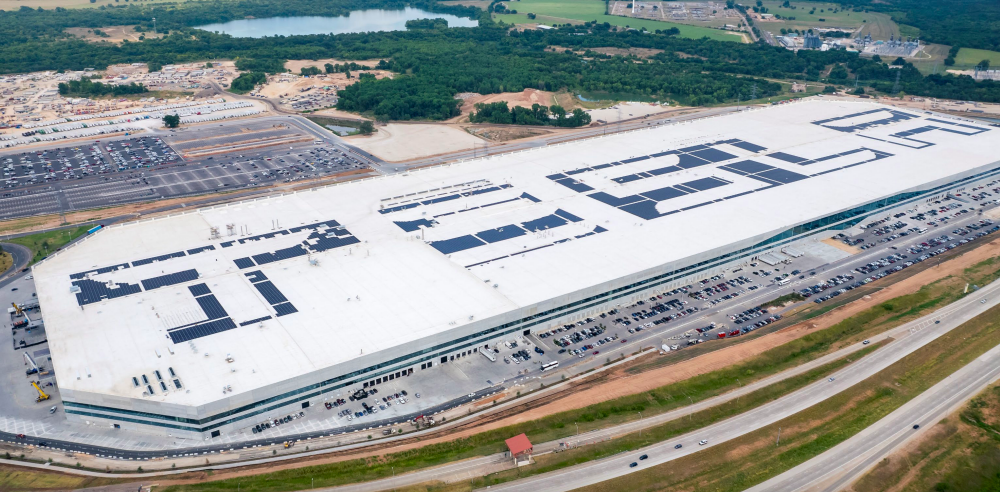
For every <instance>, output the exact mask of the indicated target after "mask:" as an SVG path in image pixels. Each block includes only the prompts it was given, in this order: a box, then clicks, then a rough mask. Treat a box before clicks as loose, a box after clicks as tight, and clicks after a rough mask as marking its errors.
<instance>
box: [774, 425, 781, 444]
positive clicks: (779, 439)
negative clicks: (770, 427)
mask: <svg viewBox="0 0 1000 492" xmlns="http://www.w3.org/2000/svg"><path fill="white" fill-rule="evenodd" d="M774 445H775V447H777V446H780V445H781V427H778V440H777V441H776V442H775V443H774Z"/></svg>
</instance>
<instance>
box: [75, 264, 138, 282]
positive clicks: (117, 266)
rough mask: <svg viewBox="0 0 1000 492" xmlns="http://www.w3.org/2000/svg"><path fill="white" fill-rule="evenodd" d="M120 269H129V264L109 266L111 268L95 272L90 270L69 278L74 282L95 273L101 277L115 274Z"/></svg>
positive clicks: (99, 269)
mask: <svg viewBox="0 0 1000 492" xmlns="http://www.w3.org/2000/svg"><path fill="white" fill-rule="evenodd" d="M119 268H121V269H125V268H128V263H121V264H118V265H112V266H109V267H103V268H98V269H95V270H88V271H86V272H80V273H74V274H72V275H70V276H69V278H71V279H73V280H77V279H81V278H84V277H86V276H87V275H90V274H92V273H95V274H98V275H99V274H102V273H108V272H113V271H115V270H118V269H119Z"/></svg>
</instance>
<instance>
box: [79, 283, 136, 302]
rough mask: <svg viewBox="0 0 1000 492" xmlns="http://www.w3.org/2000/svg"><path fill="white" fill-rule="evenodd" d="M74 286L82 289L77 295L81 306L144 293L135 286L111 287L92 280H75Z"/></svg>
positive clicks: (117, 285)
mask: <svg viewBox="0 0 1000 492" xmlns="http://www.w3.org/2000/svg"><path fill="white" fill-rule="evenodd" d="M73 285H75V286H77V287H79V288H80V292H77V294H76V302H77V303H78V304H79V305H81V306H83V305H86V304H93V303H95V302H101V301H103V300H105V299H116V298H119V297H124V296H127V295H131V294H138V293H139V292H142V289H141V288H140V287H139V286H138V285H135V284H128V283H120V284H111V285H109V284H107V283H104V282H97V281H94V280H90V279H81V280H75V281H73Z"/></svg>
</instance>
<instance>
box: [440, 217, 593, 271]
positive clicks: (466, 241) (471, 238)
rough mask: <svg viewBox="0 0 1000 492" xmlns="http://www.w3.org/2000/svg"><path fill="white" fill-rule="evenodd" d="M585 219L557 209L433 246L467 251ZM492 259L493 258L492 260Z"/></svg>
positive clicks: (442, 249) (446, 252)
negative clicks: (520, 221)
mask: <svg viewBox="0 0 1000 492" xmlns="http://www.w3.org/2000/svg"><path fill="white" fill-rule="evenodd" d="M582 220H583V219H581V218H580V217H577V216H576V215H573V214H571V213H569V212H567V211H565V210H563V209H557V210H556V211H555V212H554V213H552V214H550V215H546V216H544V217H540V218H537V219H534V220H529V221H527V222H522V223H521V224H520V225H518V224H507V225H505V226H502V227H497V228H494V229H486V230H485V231H479V232H477V233H475V234H466V235H464V236H459V237H455V238H451V239H443V240H440V241H432V242H431V243H430V245H431V247H432V248H434V249H436V250H438V251H440V252H441V253H443V254H446V255H448V254H451V253H456V252H459V251H465V250H467V249H472V248H475V247H478V246H482V245H484V244H487V243H497V242H500V241H506V240H508V239H513V238H515V237H520V236H524V235H526V234H528V233H529V232H538V231H542V230H546V229H554V228H556V227H561V226H564V225H566V224H568V223H570V222H580V221H582ZM490 261H492V260H490Z"/></svg>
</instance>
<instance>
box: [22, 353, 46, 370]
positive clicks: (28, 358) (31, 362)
mask: <svg viewBox="0 0 1000 492" xmlns="http://www.w3.org/2000/svg"><path fill="white" fill-rule="evenodd" d="M22 355H23V356H24V365H26V366H28V368H27V369H26V370H25V371H24V375H25V376H30V375H32V374H38V373H40V372H41V371H42V368H41V367H38V364H35V359H33V358H32V357H31V355H30V354H28V353H27V352H24V353H23V354H22Z"/></svg>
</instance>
